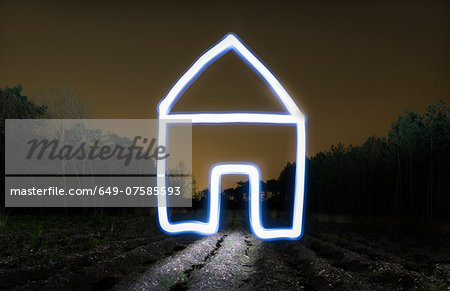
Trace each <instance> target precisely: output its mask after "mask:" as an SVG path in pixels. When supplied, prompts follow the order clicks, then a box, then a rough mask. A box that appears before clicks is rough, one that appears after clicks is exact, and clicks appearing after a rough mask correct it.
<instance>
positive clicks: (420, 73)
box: [0, 0, 450, 186]
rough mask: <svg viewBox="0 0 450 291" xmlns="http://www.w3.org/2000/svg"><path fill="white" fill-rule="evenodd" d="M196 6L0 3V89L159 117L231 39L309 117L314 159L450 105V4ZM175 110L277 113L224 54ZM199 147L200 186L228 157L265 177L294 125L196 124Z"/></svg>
mask: <svg viewBox="0 0 450 291" xmlns="http://www.w3.org/2000/svg"><path fill="white" fill-rule="evenodd" d="M92 2H94V1H92ZM188 2H190V1H179V2H178V1H167V2H164V1H158V2H152V1H97V2H95V3H91V1H45V0H44V1H21V0H14V1H4V0H0V11H2V17H1V18H0V36H1V45H0V86H2V87H4V86H6V85H10V86H13V85H16V84H22V85H23V87H24V90H25V93H26V94H28V95H33V94H39V92H41V91H42V90H45V89H47V88H55V87H66V86H67V85H70V86H71V87H73V88H74V90H75V91H76V92H77V93H78V94H79V95H80V96H81V97H82V98H83V99H85V100H87V101H89V102H90V103H91V104H92V107H93V110H94V114H93V117H95V118H155V117H156V105H157V103H158V102H159V100H160V99H161V98H162V97H163V96H164V95H165V93H166V92H167V90H168V89H169V88H170V87H171V85H172V84H173V83H174V82H175V80H176V79H177V78H178V77H179V76H180V74H181V73H183V72H184V71H185V70H186V69H187V68H188V66H189V65H190V64H191V63H192V62H193V61H194V60H195V59H196V58H197V57H198V56H199V55H200V54H201V53H202V52H203V51H204V50H205V49H207V48H208V47H210V46H211V45H213V44H214V43H215V42H216V41H218V40H219V39H220V38H221V37H222V36H223V35H225V34H226V33H227V32H230V31H232V32H234V33H236V34H237V35H238V36H239V37H240V38H241V39H242V40H243V41H244V42H246V44H247V45H248V46H249V47H250V48H251V49H252V50H253V51H254V52H255V53H256V54H257V55H258V56H259V57H260V58H261V59H262V60H263V61H264V62H265V63H266V64H267V65H268V66H269V67H270V68H271V70H272V71H273V72H274V73H275V74H276V75H277V76H278V78H279V79H280V80H281V81H282V83H283V84H284V85H285V87H286V89H287V90H288V91H289V92H290V93H291V95H292V96H293V97H294V99H295V100H296V102H297V104H298V105H299V107H300V108H301V109H302V110H303V111H304V112H305V113H306V115H307V116H308V137H309V139H308V155H313V154H315V153H316V152H318V151H323V150H326V149H328V148H329V146H330V145H331V144H336V143H338V142H343V143H345V144H350V143H351V144H360V143H361V142H363V141H364V140H365V139H366V138H367V137H368V136H371V135H379V136H382V135H385V134H386V133H387V131H388V129H389V126H390V123H391V122H392V121H394V120H395V119H396V118H397V116H398V115H399V114H401V113H402V112H403V110H404V109H408V110H415V111H421V112H423V111H424V109H425V106H426V105H428V104H431V103H436V102H437V101H438V100H439V99H444V101H447V102H448V100H449V93H450V82H449V80H450V53H449V52H450V49H449V48H450V2H449V1H331V0H329V1H295V2H294V1H247V2H245V3H242V2H243V1H220V2H215V3H213V1H194V2H192V3H188ZM394 2H395V3H394ZM165 3H167V4H165ZM175 109H176V110H180V111H183V110H220V109H221V110H235V109H237V110H271V111H276V110H281V107H280V105H279V104H278V103H277V102H276V101H274V99H273V96H272V95H271V93H270V91H269V90H268V89H267V88H265V87H264V84H263V82H262V81H260V80H259V79H258V78H257V77H256V76H254V74H253V73H252V71H251V70H250V69H248V68H247V67H246V66H245V65H244V64H242V63H241V62H240V60H239V59H238V58H237V57H236V56H234V55H232V54H227V55H226V56H225V57H223V58H222V59H220V60H219V61H217V63H215V64H213V65H212V66H211V68H209V69H208V70H207V71H206V72H205V73H204V75H203V76H201V77H200V78H199V79H198V81H197V82H196V83H194V84H193V85H192V87H191V88H190V89H188V90H187V92H186V93H185V95H184V96H183V98H182V99H181V100H180V102H179V104H177V106H176V107H175ZM193 137H194V144H193V157H194V175H195V176H196V177H197V180H198V181H199V184H200V185H202V186H204V185H206V181H207V172H208V169H209V167H210V166H211V165H212V163H214V162H217V161H218V160H248V161H254V162H257V163H260V164H261V170H262V172H263V178H264V179H267V178H271V177H276V176H277V175H278V173H279V172H280V171H281V169H282V168H283V166H284V165H285V164H286V162H287V161H290V160H293V158H294V156H293V145H292V141H293V139H294V135H293V132H292V131H291V130H290V129H289V128H280V127H251V126H243V127H235V126H231V127H230V126H228V127H227V126H217V127H213V128H206V127H204V126H200V127H199V128H194V132H193Z"/></svg>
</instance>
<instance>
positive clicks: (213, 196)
mask: <svg viewBox="0 0 450 291" xmlns="http://www.w3.org/2000/svg"><path fill="white" fill-rule="evenodd" d="M230 51H233V52H234V53H236V55H238V56H239V57H240V59H242V60H243V61H244V62H245V63H246V64H247V65H248V66H249V67H250V68H251V69H252V70H253V71H254V72H255V73H257V74H258V75H259V76H260V78H261V79H262V80H263V81H264V82H265V83H266V84H267V86H268V87H269V88H270V89H271V90H272V92H273V93H274V95H275V96H276V97H277V98H278V100H279V102H280V103H281V104H282V105H283V107H284V108H285V110H286V112H283V113H273V112H267V113H264V112H233V113H230V112H220V111H219V112H210V113H204V112H183V113H172V112H171V109H172V107H173V106H174V105H175V103H176V102H177V100H178V99H179V98H180V96H181V95H182V94H183V92H184V91H185V90H186V89H187V88H188V87H189V85H190V84H191V83H192V82H194V81H195V80H196V79H197V78H198V77H199V76H200V75H201V74H202V72H203V71H204V70H205V69H206V68H207V67H208V66H209V65H210V64H212V63H213V62H214V61H215V60H217V59H218V58H220V57H221V56H223V55H224V54H225V53H227V52H230ZM158 119H159V120H160V121H163V122H160V125H159V132H158V141H159V144H160V145H165V144H166V142H167V130H168V126H170V123H177V121H181V120H191V121H192V124H193V125H195V124H211V125H214V124H254V125H255V126H258V125H264V124H277V125H286V126H295V127H296V134H297V138H296V142H297V145H296V165H297V167H296V173H295V187H294V191H295V193H294V205H293V216H292V224H291V226H290V227H289V228H265V227H264V226H263V223H262V218H261V215H262V214H261V194H260V183H259V181H260V176H261V175H260V170H259V168H258V166H257V165H255V164H251V163H247V162H245V161H243V162H227V161H217V164H215V165H214V166H213V167H212V168H211V170H210V180H209V181H210V194H209V195H210V199H209V215H208V216H209V217H208V219H207V221H182V222H172V221H171V220H170V217H169V214H168V207H167V205H166V204H165V203H162V202H166V201H165V199H166V197H165V196H161V195H160V196H158V203H159V204H158V221H159V225H160V227H161V228H162V230H164V231H165V232H167V233H170V234H177V233H186V232H193V233H199V234H203V235H211V234H214V233H216V232H217V231H218V228H219V216H220V183H221V177H222V175H227V174H242V175H248V177H249V185H250V186H249V187H250V189H249V191H250V203H249V207H250V209H249V213H250V215H249V216H250V226H251V229H252V232H253V234H254V235H255V236H257V237H258V238H260V239H298V238H300V237H301V235H302V232H303V212H304V211H303V208H304V186H305V145H306V133H305V116H304V115H303V113H302V112H301V111H300V109H299V108H298V107H297V105H296V104H295V102H294V100H293V99H292V98H291V96H290V95H289V94H288V92H287V91H286V90H285V88H284V87H283V85H282V84H281V83H280V81H278V79H277V78H276V77H275V75H274V74H273V73H272V72H271V71H270V70H269V69H268V68H267V67H266V66H265V65H264V64H263V63H262V62H261V61H260V60H259V59H258V57H257V56H256V55H255V54H254V53H253V52H252V51H250V50H249V49H248V48H247V47H246V45H245V44H244V43H243V42H242V41H241V40H240V39H239V38H238V37H237V36H236V35H235V34H233V33H229V34H227V35H226V36H225V37H223V38H222V39H221V40H220V41H219V42H218V43H216V44H215V45H214V46H212V47H211V48H210V49H208V50H207V51H206V52H205V53H204V54H203V55H201V56H200V57H199V58H198V59H197V60H196V61H195V62H194V63H193V64H192V66H191V67H190V68H189V69H188V70H187V71H186V72H185V73H184V74H183V75H182V76H181V77H180V78H179V79H178V80H177V81H176V83H175V84H174V85H173V87H172V88H171V89H170V90H169V92H168V93H167V95H166V96H165V97H164V99H162V100H161V102H160V103H159V105H158ZM166 166H167V165H166V160H159V161H158V162H157V174H158V179H157V186H158V187H164V186H165V185H166V184H165V183H166V179H165V175H166Z"/></svg>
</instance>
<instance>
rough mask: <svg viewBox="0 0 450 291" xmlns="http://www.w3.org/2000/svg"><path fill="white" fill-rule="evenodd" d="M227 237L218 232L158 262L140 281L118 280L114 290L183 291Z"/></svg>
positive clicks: (135, 279)
mask: <svg viewBox="0 0 450 291" xmlns="http://www.w3.org/2000/svg"><path fill="white" fill-rule="evenodd" d="M227 235H228V234H227V233H224V232H219V233H217V234H215V235H213V236H210V237H205V238H203V239H200V240H198V241H196V242H194V243H192V244H190V245H188V246H187V247H186V248H185V249H183V250H180V251H178V252H176V253H174V254H170V255H169V256H168V257H166V258H164V259H162V260H160V261H158V262H157V263H155V264H154V265H153V266H151V267H150V268H149V269H148V270H147V271H145V272H144V273H143V274H142V275H141V276H140V277H138V278H128V279H126V280H122V281H121V282H120V283H119V284H117V285H116V286H115V287H114V290H171V289H175V290H177V289H179V290H183V289H184V288H185V287H183V286H184V284H185V282H186V281H187V280H188V278H189V276H190V274H191V273H192V272H193V271H194V270H195V269H198V268H202V266H203V265H204V264H205V263H206V262H207V261H208V260H210V258H211V257H214V256H215V253H216V252H217V250H219V249H220V248H221V244H222V242H223V240H224V239H225V238H226V237H227ZM205 254H206V255H205Z"/></svg>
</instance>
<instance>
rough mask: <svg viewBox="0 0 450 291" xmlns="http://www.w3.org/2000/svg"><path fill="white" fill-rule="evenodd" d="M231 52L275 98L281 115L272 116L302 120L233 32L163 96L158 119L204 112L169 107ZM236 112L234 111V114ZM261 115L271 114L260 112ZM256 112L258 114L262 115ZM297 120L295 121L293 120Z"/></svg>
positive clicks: (271, 76) (288, 97)
mask: <svg viewBox="0 0 450 291" xmlns="http://www.w3.org/2000/svg"><path fill="white" fill-rule="evenodd" d="M230 51H232V52H233V53H235V54H236V55H237V56H238V57H239V58H240V59H241V60H242V61H243V62H244V63H245V64H246V65H247V66H248V67H249V68H250V69H251V70H252V71H253V72H254V73H256V74H257V75H258V77H259V78H260V79H261V80H262V81H263V82H264V84H265V85H266V86H267V87H268V88H269V89H270V90H271V91H272V93H273V95H274V96H275V97H276V98H277V99H278V101H279V102H280V104H281V106H282V107H283V108H284V109H285V112H276V113H275V114H274V115H289V116H293V117H298V119H301V120H303V119H304V118H305V116H304V114H303V112H302V111H301V110H300V108H299V107H298V106H297V104H296V103H295V101H294V99H293V98H292V97H291V95H290V94H289V93H288V92H287V90H286V89H285V88H284V86H283V85H282V83H281V82H280V81H279V80H278V78H277V77H276V75H275V74H274V73H273V72H272V71H271V70H270V69H269V68H268V67H267V66H266V65H265V64H264V62H263V61H262V60H261V59H260V58H259V57H258V56H257V55H256V54H255V53H254V52H253V51H252V50H250V48H248V46H247V45H246V44H245V43H244V42H243V41H242V40H241V39H240V38H239V37H238V36H237V35H236V34H234V33H232V32H230V33H227V34H226V35H225V36H224V37H223V38H222V39H220V40H219V41H218V42H216V43H215V44H214V45H213V46H211V47H210V48H209V49H208V50H206V51H205V52H204V53H202V54H201V55H200V56H199V57H198V58H197V59H196V60H195V61H194V62H193V63H192V64H191V65H190V66H189V68H188V69H187V70H186V71H184V72H183V74H182V75H181V76H180V77H179V78H178V79H177V81H176V82H175V83H174V84H173V85H172V87H171V88H170V89H169V91H168V92H167V94H166V95H165V96H164V98H163V99H161V101H160V102H159V103H158V106H157V108H158V115H159V118H165V117H168V116H174V115H185V114H186V113H189V115H194V114H202V113H206V112H204V111H203V112H192V111H188V112H180V113H174V112H171V110H172V108H173V106H174V105H175V104H176V103H177V102H178V100H179V99H180V98H181V96H182V95H183V94H184V92H185V91H186V90H187V89H188V88H189V87H190V86H191V84H193V83H194V82H195V81H196V80H197V79H198V77H200V76H201V75H202V74H203V72H204V71H205V70H206V69H207V68H208V67H209V66H210V65H211V64H213V63H214V62H215V61H216V60H218V59H220V58H221V57H222V56H223V55H225V54H227V53H228V52H230ZM208 112H209V113H210V114H221V113H227V112H228V111H212V112H211V111H208ZM234 112H236V111H234ZM263 112H264V113H266V114H267V113H269V114H270V113H271V112H269V111H263ZM263 112H260V113H263ZM240 113H248V114H255V113H256V114H257V113H258V112H255V111H242V112H240ZM296 119H297V118H296Z"/></svg>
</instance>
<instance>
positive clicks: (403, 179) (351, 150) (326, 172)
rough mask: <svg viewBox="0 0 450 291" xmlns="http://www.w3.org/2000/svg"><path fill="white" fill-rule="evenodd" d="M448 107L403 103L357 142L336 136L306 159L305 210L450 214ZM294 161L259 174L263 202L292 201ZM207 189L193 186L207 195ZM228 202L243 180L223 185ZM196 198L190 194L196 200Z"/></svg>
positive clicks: (239, 193) (233, 203)
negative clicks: (414, 107) (384, 127)
mask: <svg viewBox="0 0 450 291" xmlns="http://www.w3.org/2000/svg"><path fill="white" fill-rule="evenodd" d="M449 170H450V115H449V108H447V106H446V104H445V103H444V101H442V100H441V101H440V102H439V103H437V104H435V105H429V106H428V107H427V108H426V111H425V113H424V114H419V113H417V112H411V111H405V112H404V114H402V115H401V116H399V117H398V119H397V120H396V121H395V122H393V123H392V124H391V127H390V129H389V132H388V134H387V135H386V136H384V137H375V136H372V137H369V138H368V139H367V140H366V141H365V142H364V143H363V144H362V145H357V146H353V145H348V146H345V145H343V144H342V143H339V144H337V145H332V146H331V147H330V149H329V150H327V151H325V152H319V153H317V154H315V155H314V156H312V157H310V158H308V159H307V183H306V200H307V204H306V205H307V211H308V212H309V213H320V214H327V215H345V216H350V217H369V218H406V219H412V220H429V221H437V220H441V221H442V220H446V221H448V220H449V219H450V211H449V209H450V188H449ZM294 173H295V163H288V164H287V165H286V166H285V168H284V169H283V170H282V172H281V173H280V175H279V177H278V178H276V179H270V180H268V181H261V189H262V190H261V191H262V199H263V203H265V204H266V205H267V207H269V208H270V209H281V210H289V207H291V205H292V193H293V187H294ZM207 193H208V191H207V189H205V190H203V191H200V192H197V196H196V197H198V198H202V197H203V198H202V199H205V197H207ZM223 196H224V199H225V200H226V201H227V205H228V207H232V208H236V207H242V206H243V205H245V203H246V201H247V200H248V182H242V181H241V182H239V183H238V184H237V186H236V187H234V188H229V189H225V190H224V191H223ZM197 204H198V202H197Z"/></svg>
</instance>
